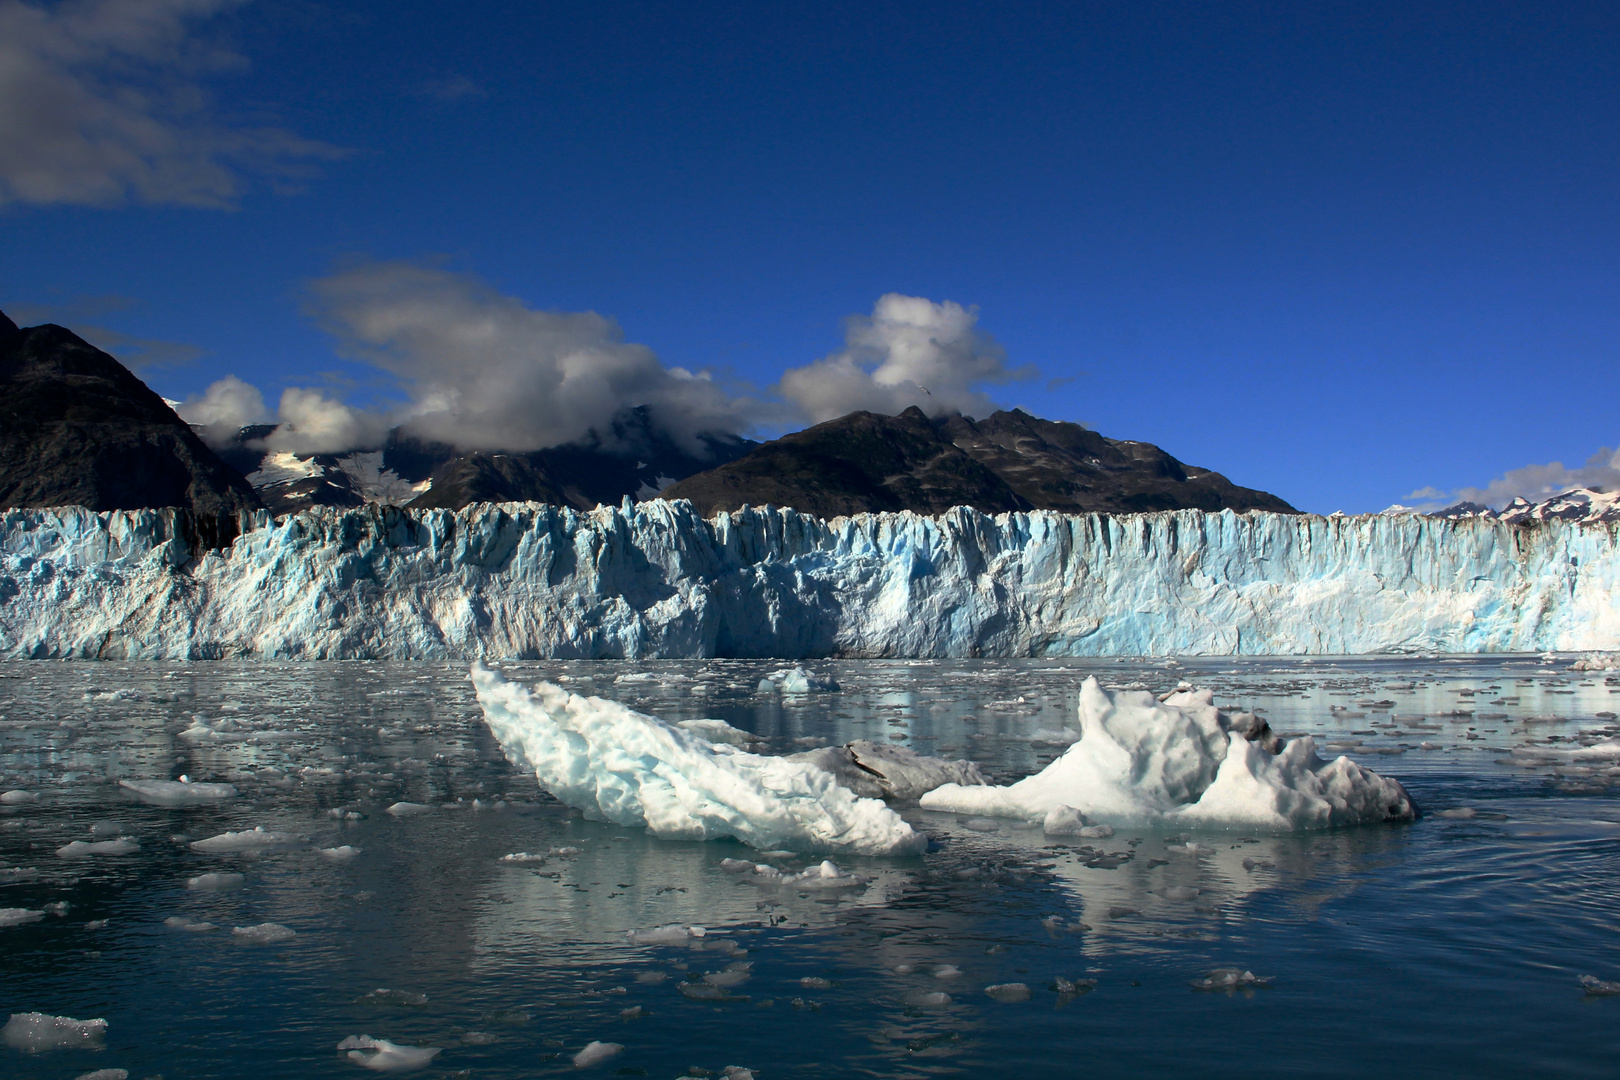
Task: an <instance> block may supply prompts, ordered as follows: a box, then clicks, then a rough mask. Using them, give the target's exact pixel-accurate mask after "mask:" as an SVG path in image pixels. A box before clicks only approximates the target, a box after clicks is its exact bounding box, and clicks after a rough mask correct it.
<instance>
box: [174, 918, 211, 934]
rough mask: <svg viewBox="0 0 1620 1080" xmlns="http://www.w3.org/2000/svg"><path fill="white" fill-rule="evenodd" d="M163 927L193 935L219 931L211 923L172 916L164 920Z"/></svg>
mask: <svg viewBox="0 0 1620 1080" xmlns="http://www.w3.org/2000/svg"><path fill="white" fill-rule="evenodd" d="M163 925H164V926H167V927H168V928H169V929H170V930H185V931H188V932H190V933H193V934H206V933H208V931H210V930H218V929H219V927H218V926H216V925H215V924H213V923H211V922H199V921H197V920H195V919H191V918H189V917H187V916H184V915H170V916H169V917H168V918H167V919H164V920H163Z"/></svg>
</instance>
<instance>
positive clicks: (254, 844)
mask: <svg viewBox="0 0 1620 1080" xmlns="http://www.w3.org/2000/svg"><path fill="white" fill-rule="evenodd" d="M302 843H305V839H304V837H302V836H294V835H292V834H291V833H280V832H271V831H269V830H267V829H266V828H265V827H264V826H263V825H255V826H254V827H253V828H251V829H243V830H242V831H240V832H222V833H220V834H219V835H218V836H210V837H209V838H208V839H206V840H194V841H192V843H191V850H192V851H200V852H202V853H203V854H205V855H224V854H230V853H233V852H254V851H274V850H275V849H276V848H285V847H293V846H295V845H297V844H302Z"/></svg>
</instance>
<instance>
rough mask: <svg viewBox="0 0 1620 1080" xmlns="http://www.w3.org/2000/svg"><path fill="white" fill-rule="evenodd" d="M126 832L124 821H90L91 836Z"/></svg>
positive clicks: (119, 834) (118, 834) (117, 834)
mask: <svg viewBox="0 0 1620 1080" xmlns="http://www.w3.org/2000/svg"><path fill="white" fill-rule="evenodd" d="M124 832H125V829H124V826H123V823H122V822H118V821H93V822H91V823H90V835H91V836H123V835H124Z"/></svg>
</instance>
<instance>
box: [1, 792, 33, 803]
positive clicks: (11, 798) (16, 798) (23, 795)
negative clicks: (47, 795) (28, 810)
mask: <svg viewBox="0 0 1620 1080" xmlns="http://www.w3.org/2000/svg"><path fill="white" fill-rule="evenodd" d="M38 801H39V796H38V795H36V794H34V793H33V792H32V791H24V790H22V789H21V788H13V789H12V790H10V791H6V792H0V806H21V805H23V804H24V803H31V802H38Z"/></svg>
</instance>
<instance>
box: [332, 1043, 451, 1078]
mask: <svg viewBox="0 0 1620 1080" xmlns="http://www.w3.org/2000/svg"><path fill="white" fill-rule="evenodd" d="M337 1048H338V1049H339V1050H347V1051H348V1052H349V1054H348V1057H349V1060H350V1061H353V1062H355V1063H356V1064H358V1065H364V1066H365V1067H366V1068H368V1069H375V1070H376V1071H377V1072H409V1071H410V1070H412V1069H422V1068H426V1067H427V1066H428V1065H429V1064H430V1063H431V1062H432V1061H433V1059H434V1058H435V1057H436V1056H437V1055H438V1053H439V1050H440V1047H437V1046H399V1045H398V1044H396V1043H391V1042H389V1041H388V1040H387V1039H373V1038H372V1037H371V1036H370V1035H350V1036H349V1037H348V1038H347V1039H344V1040H343V1041H342V1042H340V1043H338V1045H337ZM367 1051H370V1053H367Z"/></svg>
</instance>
